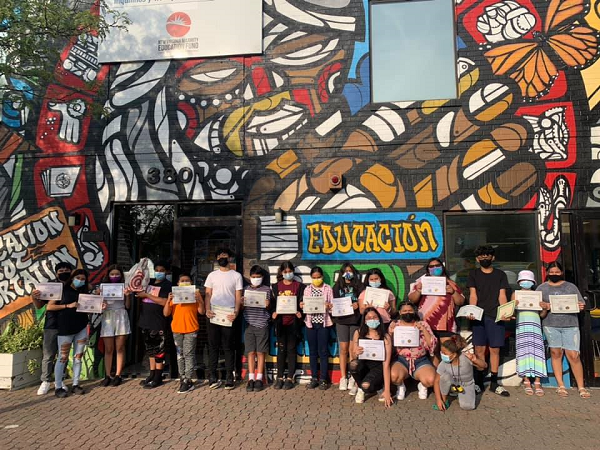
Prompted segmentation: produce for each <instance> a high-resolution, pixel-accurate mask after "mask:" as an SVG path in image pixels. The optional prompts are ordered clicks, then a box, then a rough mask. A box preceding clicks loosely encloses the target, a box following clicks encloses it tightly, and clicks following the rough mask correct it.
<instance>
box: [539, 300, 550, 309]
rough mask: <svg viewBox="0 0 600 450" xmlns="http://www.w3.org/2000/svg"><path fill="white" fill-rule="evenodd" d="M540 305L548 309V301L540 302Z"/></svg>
mask: <svg viewBox="0 0 600 450" xmlns="http://www.w3.org/2000/svg"><path fill="white" fill-rule="evenodd" d="M540 306H541V307H542V309H545V310H546V311H550V306H551V305H550V303H548V302H540Z"/></svg>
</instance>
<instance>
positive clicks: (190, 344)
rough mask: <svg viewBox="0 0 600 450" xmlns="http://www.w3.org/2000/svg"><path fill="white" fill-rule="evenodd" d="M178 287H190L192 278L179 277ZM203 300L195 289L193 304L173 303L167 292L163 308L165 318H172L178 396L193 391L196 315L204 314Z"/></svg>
mask: <svg viewBox="0 0 600 450" xmlns="http://www.w3.org/2000/svg"><path fill="white" fill-rule="evenodd" d="M177 284H178V286H191V285H192V278H191V277H190V276H189V275H188V274H183V273H182V274H181V275H179V281H178V283H177ZM204 312H205V310H204V299H203V298H202V294H200V291H199V290H198V289H196V302H195V303H173V293H172V292H169V296H168V301H167V302H166V303H165V306H164V308H163V314H164V316H165V317H170V316H172V317H173V320H172V321H171V330H172V331H173V340H174V342H175V350H176V352H177V368H178V371H179V378H180V381H179V389H178V390H177V393H178V394H184V393H186V392H191V391H193V390H194V383H193V382H192V378H194V369H195V368H196V342H197V337H198V330H199V329H200V325H199V323H198V314H204Z"/></svg>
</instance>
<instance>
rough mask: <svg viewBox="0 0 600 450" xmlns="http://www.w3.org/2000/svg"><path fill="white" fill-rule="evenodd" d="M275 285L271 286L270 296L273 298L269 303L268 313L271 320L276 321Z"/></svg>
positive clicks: (276, 292)
mask: <svg viewBox="0 0 600 450" xmlns="http://www.w3.org/2000/svg"><path fill="white" fill-rule="evenodd" d="M278 293H279V292H278V291H277V283H275V284H273V285H272V286H271V296H272V298H273V301H272V302H269V312H270V313H271V319H273V320H275V319H277V294H278Z"/></svg>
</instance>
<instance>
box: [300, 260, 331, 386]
mask: <svg viewBox="0 0 600 450" xmlns="http://www.w3.org/2000/svg"><path fill="white" fill-rule="evenodd" d="M310 278H311V281H312V282H311V284H309V285H308V286H306V289H304V296H303V301H302V302H301V303H300V308H304V300H306V298H308V297H324V299H325V314H305V317H304V324H305V325H306V337H307V339H308V349H309V351H310V356H309V360H310V373H311V380H310V383H308V386H307V388H308V389H315V388H316V387H319V389H320V390H322V391H324V390H326V389H328V388H329V330H330V328H331V327H332V326H333V321H332V320H331V308H332V306H333V289H331V286H329V285H328V284H327V283H325V282H324V280H323V269H321V268H320V267H319V266H316V267H313V268H312V269H311V271H310ZM319 362H320V371H319ZM317 373H318V374H319V378H318V379H317Z"/></svg>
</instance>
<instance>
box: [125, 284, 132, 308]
mask: <svg viewBox="0 0 600 450" xmlns="http://www.w3.org/2000/svg"><path fill="white" fill-rule="evenodd" d="M123 294H124V296H125V309H129V308H131V296H132V294H131V291H129V289H125V291H124V292H123Z"/></svg>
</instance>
